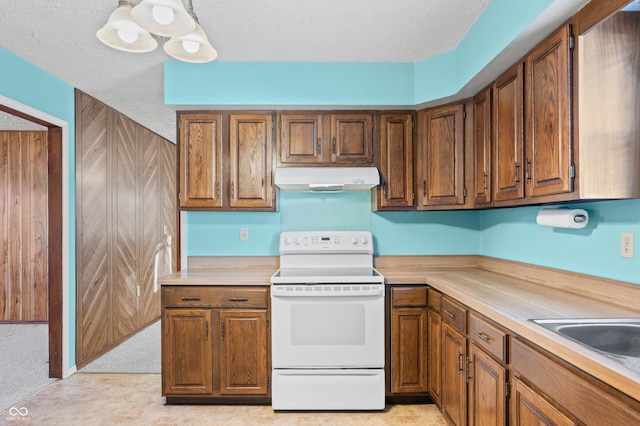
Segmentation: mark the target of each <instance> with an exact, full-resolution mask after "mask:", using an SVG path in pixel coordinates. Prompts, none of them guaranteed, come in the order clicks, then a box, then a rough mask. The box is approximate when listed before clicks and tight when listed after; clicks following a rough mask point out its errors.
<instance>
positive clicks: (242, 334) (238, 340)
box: [220, 309, 269, 395]
mask: <svg viewBox="0 0 640 426" xmlns="http://www.w3.org/2000/svg"><path fill="white" fill-rule="evenodd" d="M220 324H221V326H222V333H221V334H220V393H221V394H223V395H239V394H250V395H265V394H266V393H267V391H268V377H269V376H268V374H269V372H268V371H267V363H266V362H265V360H266V359H267V358H268V354H267V312H266V311H265V310H256V311H247V310H235V309H234V310H223V311H221V312H220Z"/></svg>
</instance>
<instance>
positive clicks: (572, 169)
mask: <svg viewBox="0 0 640 426" xmlns="http://www.w3.org/2000/svg"><path fill="white" fill-rule="evenodd" d="M569 177H570V178H571V179H573V178H574V177H576V166H575V164H572V165H571V166H569Z"/></svg>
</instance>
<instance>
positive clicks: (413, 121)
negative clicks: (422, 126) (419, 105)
mask: <svg viewBox="0 0 640 426" xmlns="http://www.w3.org/2000/svg"><path fill="white" fill-rule="evenodd" d="M411 128H412V129H415V128H416V121H415V120H414V119H413V118H411Z"/></svg>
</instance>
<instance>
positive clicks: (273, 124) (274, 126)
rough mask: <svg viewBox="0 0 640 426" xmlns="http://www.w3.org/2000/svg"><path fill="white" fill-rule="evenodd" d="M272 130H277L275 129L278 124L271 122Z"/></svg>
mask: <svg viewBox="0 0 640 426" xmlns="http://www.w3.org/2000/svg"><path fill="white" fill-rule="evenodd" d="M271 128H272V129H275V128H276V123H275V121H272V122H271Z"/></svg>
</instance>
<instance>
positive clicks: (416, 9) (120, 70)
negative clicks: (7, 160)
mask: <svg viewBox="0 0 640 426" xmlns="http://www.w3.org/2000/svg"><path fill="white" fill-rule="evenodd" d="M563 1H564V2H568V1H567V0H556V1H555V3H559V2H563ZM582 1H583V2H584V0H582ZM489 2H490V0H395V1H389V0H323V1H318V0H193V7H194V11H195V12H196V14H197V16H198V18H199V21H200V24H201V26H202V27H203V29H204V30H205V32H206V33H207V35H208V37H209V40H210V41H211V43H212V44H213V46H214V47H215V48H216V49H217V50H218V53H219V56H218V59H217V60H218V61H225V62H243V61H321V62H329V61H336V62H343V61H344V62H415V61H419V60H421V59H425V58H427V57H430V56H433V55H436V54H439V53H442V52H445V51H448V50H451V49H453V48H455V47H456V46H457V44H458V43H459V42H460V41H461V39H462V38H463V37H464V35H465V34H466V32H467V31H468V29H469V28H470V27H471V25H472V24H473V23H474V22H475V20H476V19H477V18H478V16H479V15H480V14H481V13H482V12H483V11H484V9H485V8H486V7H487V5H488V4H489ZM116 6H117V1H116V0H102V1H96V0H92V1H79V0H47V1H27V0H0V46H2V47H4V48H5V49H7V50H9V51H11V52H13V53H15V54H16V55H18V56H20V57H22V58H24V59H25V60H27V61H29V62H31V63H33V64H35V65H37V66H39V67H40V68H42V69H44V70H45V71H47V72H49V73H50V74H53V75H54V76H56V77H58V78H60V79H61V80H63V81H65V82H67V83H68V84H70V85H72V86H73V87H76V88H78V89H80V90H82V91H84V92H86V93H88V94H90V95H92V96H94V97H96V98H98V99H100V100H101V101H103V102H105V103H106V104H108V105H110V106H111V107H113V108H115V109H116V110H118V111H120V112H122V113H124V114H125V115H127V116H129V117H131V118H132V119H133V120H135V121H137V122H139V123H140V124H142V125H144V126H146V127H148V128H149V129H151V130H153V131H155V132H157V133H158V134H160V135H161V136H163V137H165V138H167V139H169V140H175V107H174V106H167V105H164V103H163V102H164V100H163V65H162V64H163V62H164V61H166V60H168V59H170V58H168V57H167V56H166V55H165V53H164V51H163V50H162V49H161V48H160V47H159V48H158V49H156V50H155V51H154V52H151V53H147V54H132V53H125V52H120V51H116V50H113V49H110V48H108V47H106V46H104V45H102V44H101V43H100V42H99V41H98V40H97V39H96V37H95V33H96V31H97V30H98V29H100V28H101V27H102V26H103V25H104V23H105V22H106V21H107V18H108V17H109V15H110V13H111V12H112V11H113V10H114V9H115V8H116ZM2 123H3V121H2V120H0V125H2Z"/></svg>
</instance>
